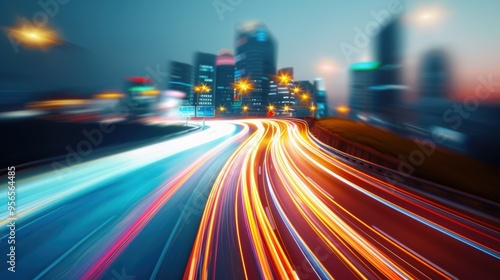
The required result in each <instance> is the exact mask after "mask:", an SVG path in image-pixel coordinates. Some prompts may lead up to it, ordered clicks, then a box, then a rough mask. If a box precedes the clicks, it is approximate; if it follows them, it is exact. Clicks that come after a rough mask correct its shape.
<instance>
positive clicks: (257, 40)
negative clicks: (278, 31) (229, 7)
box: [235, 22, 277, 116]
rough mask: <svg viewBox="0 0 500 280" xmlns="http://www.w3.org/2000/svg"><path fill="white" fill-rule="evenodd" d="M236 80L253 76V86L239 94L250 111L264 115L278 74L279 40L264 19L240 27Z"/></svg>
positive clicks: (236, 46)
mask: <svg viewBox="0 0 500 280" xmlns="http://www.w3.org/2000/svg"><path fill="white" fill-rule="evenodd" d="M235 48H236V71H235V80H236V81H238V80H240V79H249V81H250V82H251V83H252V84H253V89H252V90H250V91H249V92H248V93H247V94H242V95H239V97H240V99H241V102H242V103H243V104H245V105H247V106H248V114H249V115H255V116H264V115H265V114H266V113H267V108H266V107H267V106H268V101H269V100H268V95H269V86H270V80H271V79H272V77H273V76H274V75H275V74H276V64H277V49H276V42H275V39H274V38H273V36H272V35H271V33H270V32H269V30H268V29H267V28H266V26H265V25H264V24H262V23H258V22H247V23H244V24H242V25H241V26H240V27H239V28H238V29H237V31H236V40H235Z"/></svg>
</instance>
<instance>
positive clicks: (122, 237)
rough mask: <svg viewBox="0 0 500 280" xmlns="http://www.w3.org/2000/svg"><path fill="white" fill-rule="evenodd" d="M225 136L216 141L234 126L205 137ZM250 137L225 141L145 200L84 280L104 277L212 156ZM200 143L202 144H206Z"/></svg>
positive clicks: (242, 133)
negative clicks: (144, 229) (234, 142)
mask: <svg viewBox="0 0 500 280" xmlns="http://www.w3.org/2000/svg"><path fill="white" fill-rule="evenodd" d="M221 128H222V130H221V131H220V132H221V133H222V132H223V134H219V133H215V135H217V137H221V136H223V135H225V134H226V133H227V132H232V130H234V128H232V125H228V124H220V123H215V122H214V123H213V124H212V129H216V130H213V131H211V132H210V133H208V135H203V136H204V137H207V136H209V135H210V134H214V132H215V131H217V132H219V130H220V129H221ZM247 133H248V127H246V128H245V129H244V130H242V131H241V132H239V133H238V134H236V135H235V136H233V137H231V138H228V139H226V140H225V141H224V142H222V143H221V144H219V145H218V146H216V147H214V148H213V149H212V150H211V151H210V152H209V153H206V154H204V155H203V156H202V157H200V158H199V159H198V160H197V161H195V162H194V163H192V164H191V165H189V166H187V167H186V168H184V169H183V170H182V171H181V172H179V173H178V174H177V175H176V176H175V177H174V178H173V179H169V181H168V182H167V183H165V184H164V185H163V186H160V187H159V188H158V190H157V191H156V192H155V195H154V196H152V197H149V198H148V199H146V200H144V201H143V202H142V203H141V204H139V205H138V206H137V207H136V208H135V209H134V210H133V211H132V212H131V213H130V214H128V215H127V216H126V217H125V218H124V219H123V221H122V223H121V224H119V225H118V226H117V228H116V230H115V233H114V236H113V238H112V239H110V240H108V241H107V242H106V243H105V245H104V247H105V248H109V249H108V250H107V251H105V252H104V253H103V254H102V255H101V256H100V257H99V258H98V259H97V260H93V265H92V267H91V268H90V269H89V270H88V271H87V272H86V273H85V274H84V276H83V279H96V278H99V277H100V276H102V273H104V272H105V271H106V269H107V268H108V267H109V266H110V265H111V264H112V263H113V261H114V260H115V259H116V257H117V256H118V255H119V254H120V253H121V252H122V251H123V250H124V249H125V247H126V246H127V245H128V244H129V243H130V242H131V241H132V240H133V239H134V238H135V237H136V236H137V235H138V234H139V232H140V231H141V230H142V229H143V228H144V227H145V226H146V224H147V223H148V222H149V221H150V220H151V219H152V218H153V217H154V216H155V215H156V213H158V211H159V210H160V209H161V208H162V207H163V205H165V203H166V202H167V201H168V200H169V199H170V198H171V197H172V196H173V195H174V194H175V192H176V191H177V190H179V188H181V187H182V186H183V185H184V184H185V183H186V181H187V180H188V179H189V178H190V177H191V176H192V175H193V174H194V173H195V172H196V171H198V170H199V169H200V168H201V167H202V166H203V165H205V164H207V161H208V160H210V159H211V158H212V157H213V156H216V155H217V154H218V153H219V152H220V151H221V150H223V149H224V148H225V147H226V146H227V145H228V144H230V143H232V142H233V141H235V139H238V138H241V137H244V136H245V135H246V134H247ZM207 139H210V137H208V138H205V139H204V141H203V140H200V141H199V142H200V143H206V141H207Z"/></svg>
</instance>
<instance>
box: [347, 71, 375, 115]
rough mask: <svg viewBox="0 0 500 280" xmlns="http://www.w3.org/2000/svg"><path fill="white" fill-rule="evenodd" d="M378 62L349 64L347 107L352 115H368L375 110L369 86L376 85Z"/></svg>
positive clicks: (373, 96) (373, 98) (372, 94)
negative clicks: (349, 79)
mask: <svg viewBox="0 0 500 280" xmlns="http://www.w3.org/2000/svg"><path fill="white" fill-rule="evenodd" d="M379 66H380V64H379V63H378V62H358V63H354V64H353V65H351V67H350V70H351V73H350V78H351V81H350V88H349V107H350V109H351V113H352V114H353V115H354V116H356V117H357V116H359V115H370V114H372V113H373V111H374V110H375V95H374V93H373V92H372V91H371V88H372V87H373V86H375V85H376V77H377V76H376V71H377V69H378V67H379Z"/></svg>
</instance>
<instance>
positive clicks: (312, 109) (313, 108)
mask: <svg viewBox="0 0 500 280" xmlns="http://www.w3.org/2000/svg"><path fill="white" fill-rule="evenodd" d="M309 110H311V117H314V111H316V107H315V106H314V105H311V107H309Z"/></svg>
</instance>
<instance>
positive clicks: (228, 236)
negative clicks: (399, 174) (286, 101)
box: [184, 120, 500, 279]
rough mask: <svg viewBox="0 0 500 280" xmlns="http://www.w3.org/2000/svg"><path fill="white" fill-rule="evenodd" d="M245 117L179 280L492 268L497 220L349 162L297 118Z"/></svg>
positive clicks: (468, 272) (499, 238) (409, 274)
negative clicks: (248, 132) (249, 128)
mask: <svg viewBox="0 0 500 280" xmlns="http://www.w3.org/2000/svg"><path fill="white" fill-rule="evenodd" d="M249 123H250V124H251V125H254V126H255V127H256V128H257V130H256V132H255V134H254V135H253V136H252V139H251V140H250V139H249V141H247V142H246V143H245V144H244V145H243V146H242V147H240V149H239V150H238V151H236V153H235V155H234V156H233V157H232V158H231V160H230V161H229V162H228V163H227V164H226V166H225V167H224V169H223V171H222V173H221V174H220V176H219V178H218V179H217V180H216V183H215V185H214V187H213V190H212V192H213V193H212V196H211V199H209V201H208V202H207V209H206V212H205V213H204V216H203V219H202V223H201V225H200V229H199V232H198V236H197V239H196V241H195V244H194V247H193V251H192V254H191V258H190V261H189V264H188V267H187V268H186V273H185V275H184V278H185V279H193V278H203V279H204V278H209V279H213V278H217V279H231V278H233V279H234V278H235V277H236V278H247V279H256V278H262V279H270V278H288V279H290V278H300V279H315V278H322V279H328V278H339V279H350V278H353V279H356V278H366V279H373V278H382V279H383V278H391V279H397V278H403V279H405V278H406V279H410V278H413V279H437V278H451V279H453V278H461V279H496V278H497V276H498V275H500V262H499V259H500V254H499V252H500V233H499V228H498V224H499V223H498V219H496V220H495V219H494V220H493V221H492V220H482V221H479V220H478V219H477V218H476V217H475V216H474V215H469V213H467V212H459V211H458V210H456V209H452V208H448V207H446V206H443V205H440V204H437V203H435V202H434V201H432V200H430V199H429V198H427V197H420V196H418V195H416V194H414V193H411V192H409V191H407V190H404V189H401V188H398V187H395V186H392V185H390V184H388V183H386V181H384V180H381V179H379V178H375V177H372V176H370V175H368V174H365V173H363V172H361V171H359V170H358V169H356V168H353V167H351V166H348V165H346V164H344V163H343V162H341V161H339V160H337V159H336V158H335V157H334V156H332V155H330V154H329V153H327V152H326V150H323V149H321V147H319V146H318V145H317V144H316V143H315V142H314V141H312V139H311V138H310V137H309V135H308V134H307V128H306V126H305V125H304V124H302V123H297V122H291V121H285V120H281V121H276V120H274V121H262V120H259V121H249ZM228 244H229V245H228ZM236 246H237V248H238V251H239V259H235V258H234V256H235V255H236V256H238V254H236V253H234V248H235V247H236ZM231 253H232V254H231ZM230 254H231V256H233V257H232V258H228V257H227V256H228V255H230ZM228 268H229V269H228Z"/></svg>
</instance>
